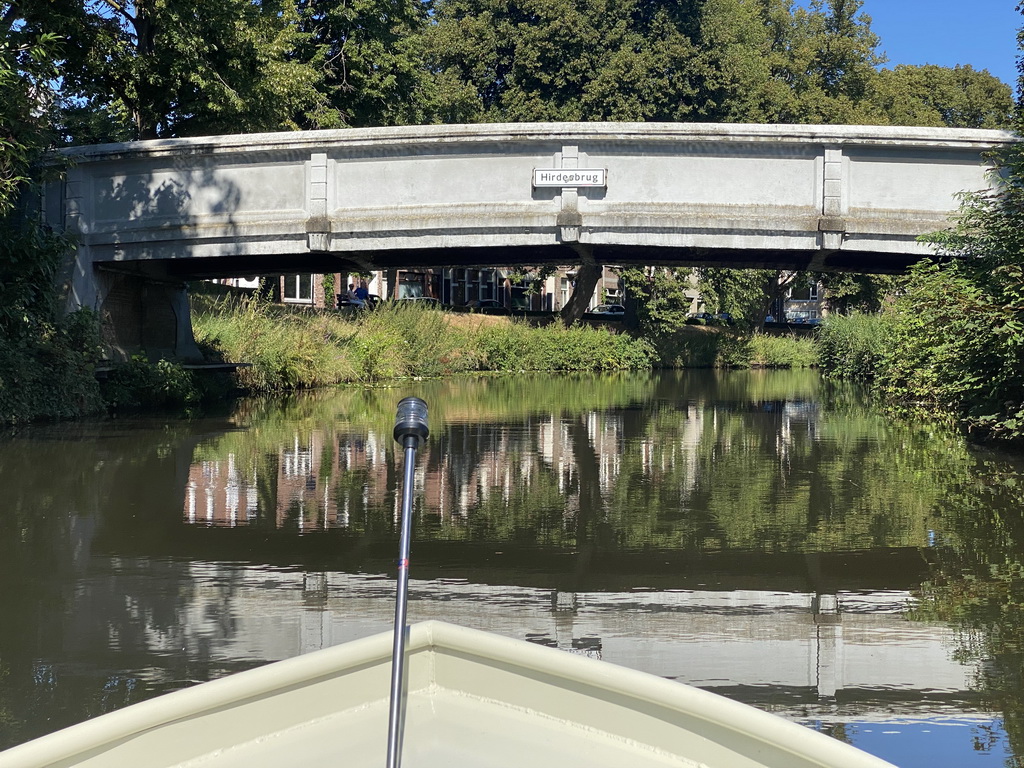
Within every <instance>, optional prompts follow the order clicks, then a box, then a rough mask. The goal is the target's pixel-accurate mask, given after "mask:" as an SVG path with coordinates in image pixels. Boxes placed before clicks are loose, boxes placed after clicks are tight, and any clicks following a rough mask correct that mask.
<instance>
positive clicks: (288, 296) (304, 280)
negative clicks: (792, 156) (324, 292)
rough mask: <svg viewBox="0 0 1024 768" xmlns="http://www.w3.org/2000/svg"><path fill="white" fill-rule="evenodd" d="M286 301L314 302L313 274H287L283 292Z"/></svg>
mask: <svg viewBox="0 0 1024 768" xmlns="http://www.w3.org/2000/svg"><path fill="white" fill-rule="evenodd" d="M282 295H283V296H284V300H285V301H294V302H302V303H304V304H312V303H313V276H312V275H285V276H284V291H283V292H282Z"/></svg>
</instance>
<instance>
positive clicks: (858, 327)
mask: <svg viewBox="0 0 1024 768" xmlns="http://www.w3.org/2000/svg"><path fill="white" fill-rule="evenodd" d="M889 327H890V324H889V322H888V318H884V317H882V316H881V315H878V314H867V313H863V312H854V313H852V314H850V315H837V314H832V315H829V316H828V317H827V318H826V319H825V322H824V324H823V325H822V326H821V327H820V328H819V329H818V335H817V339H816V342H815V346H816V348H817V355H818V364H819V365H820V366H821V370H822V372H823V374H824V375H825V376H827V377H829V378H837V379H852V380H853V381H862V382H872V381H873V380H874V378H875V376H876V375H877V374H878V372H879V369H880V367H881V366H882V365H883V362H884V360H885V358H886V354H887V352H888V349H889V344H890V340H889V333H888V330H887V329H888V328H889Z"/></svg>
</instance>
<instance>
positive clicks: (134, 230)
mask: <svg viewBox="0 0 1024 768" xmlns="http://www.w3.org/2000/svg"><path fill="white" fill-rule="evenodd" d="M132 170H133V169H131V167H130V166H129V168H128V172H127V173H124V174H121V175H118V176H112V175H109V174H95V175H93V176H92V177H91V178H90V177H86V179H84V180H83V181H84V182H85V184H84V186H85V187H86V190H87V192H86V194H88V195H89V196H90V199H89V200H88V201H87V205H88V206H89V207H90V208H91V209H92V221H93V222H94V223H93V225H92V226H93V230H92V231H89V232H87V233H84V234H83V236H82V237H81V241H80V243H81V244H80V245H79V253H78V254H76V258H77V262H78V269H77V275H76V278H77V280H76V282H77V285H75V286H74V289H73V292H74V294H75V297H76V298H77V300H78V301H79V305H80V306H90V305H92V306H94V307H95V308H96V309H97V311H98V312H99V315H100V319H101V324H102V335H103V342H104V345H105V347H106V354H107V355H108V356H109V357H110V358H111V359H113V360H126V359H128V358H130V357H131V356H132V355H133V354H137V353H140V352H141V353H143V354H145V355H146V356H147V357H149V358H150V359H153V360H156V359H161V358H171V359H178V360H183V361H199V360H200V359H201V358H202V355H201V352H200V351H199V348H198V347H197V345H196V343H195V338H194V336H193V332H192V320H191V313H190V308H189V301H188V293H187V283H186V282H185V281H184V280H183V279H182V278H181V277H180V276H179V275H177V274H175V273H174V270H173V269H172V265H173V263H174V260H175V259H176V258H184V257H185V255H186V254H184V253H183V252H181V251H182V250H183V246H182V245H181V240H180V235H181V230H182V228H197V229H198V228H202V227H208V226H211V225H212V226H215V227H216V229H217V231H218V240H219V241H220V242H225V243H230V242H232V241H233V240H234V239H235V238H237V237H238V235H239V229H238V225H237V222H236V220H235V215H234V212H235V211H237V210H238V208H239V203H240V201H241V197H242V194H241V191H240V189H239V187H238V185H237V184H235V183H234V182H233V181H232V180H231V178H230V174H226V173H223V172H222V170H221V169H220V168H217V167H214V165H213V164H212V163H209V162H207V163H206V164H204V165H202V166H200V167H196V165H195V161H194V158H191V157H189V156H182V155H175V156H174V157H173V158H172V159H171V167H169V168H166V169H160V168H158V169H152V166H151V164H147V171H146V172H136V173H133V172H132ZM82 202H85V201H80V204H81V203H82ZM108 231H115V232H117V236H116V237H113V238H105V237H102V235H103V234H104V233H105V232H108ZM176 246H177V249H179V250H178V252H176ZM83 251H84V253H83ZM90 296H92V297H95V298H93V299H92V300H91V301H88V298H89V297H90Z"/></svg>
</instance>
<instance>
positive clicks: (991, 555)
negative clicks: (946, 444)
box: [915, 460, 1024, 765]
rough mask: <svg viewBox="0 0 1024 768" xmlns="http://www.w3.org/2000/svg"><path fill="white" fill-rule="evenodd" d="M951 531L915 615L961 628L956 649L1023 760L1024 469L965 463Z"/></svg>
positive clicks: (951, 502) (948, 505)
mask: <svg viewBox="0 0 1024 768" xmlns="http://www.w3.org/2000/svg"><path fill="white" fill-rule="evenodd" d="M941 505H942V507H943V508H944V509H945V510H947V512H946V513H945V515H944V517H945V521H944V522H945V529H946V534H945V536H944V538H943V541H942V546H940V547H938V548H937V551H936V552H937V563H936V568H935V573H934V575H933V577H932V579H931V580H930V581H928V582H926V583H925V584H924V585H923V586H922V590H921V591H922V600H921V604H920V607H919V609H918V611H917V612H916V614H915V615H916V616H917V617H918V618H921V619H924V620H936V619H937V620H941V621H946V622H949V623H950V624H952V625H953V626H954V627H956V628H957V629H959V630H960V642H959V645H958V648H957V651H956V654H957V656H958V658H959V660H960V661H961V662H963V663H968V664H974V665H975V666H976V669H977V675H978V678H977V679H978V683H979V686H980V688H981V690H982V691H983V692H984V693H985V694H986V695H987V697H988V699H989V703H990V705H991V706H992V707H993V708H995V709H998V710H1000V711H1002V712H1003V717H1004V725H1005V728H1006V733H1007V736H1008V738H1009V741H1010V745H1011V747H1012V750H1013V752H1014V754H1015V755H1016V757H1015V758H1013V761H1012V765H1021V764H1022V763H1024V518H1022V516H1021V510H1022V509H1024V471H1022V470H1020V469H1018V468H1011V467H1010V466H1009V465H1008V464H1007V463H1004V462H998V461H993V460H989V461H979V462H978V463H977V464H976V465H973V464H971V463H969V462H966V461H965V462H964V463H963V465H962V466H961V467H960V468H959V471H957V472H956V473H955V474H951V476H950V477H949V486H948V490H947V494H946V496H945V498H943V499H942V500H941Z"/></svg>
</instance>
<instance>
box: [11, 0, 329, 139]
mask: <svg viewBox="0 0 1024 768" xmlns="http://www.w3.org/2000/svg"><path fill="white" fill-rule="evenodd" d="M13 8H14V10H13V11H12V13H11V14H9V15H10V16H11V17H13V18H16V19H18V23H19V25H20V26H21V27H22V28H23V29H26V30H39V31H45V32H49V33H52V34H56V35H59V36H61V37H62V38H63V39H64V40H65V42H64V45H63V48H62V51H61V55H60V58H59V59H58V60H57V63H58V64H59V66H60V70H61V76H62V79H61V83H60V86H61V93H60V96H61V98H60V101H59V107H60V112H62V113H63V114H64V115H66V119H65V117H64V116H62V115H58V118H57V119H58V122H59V124H60V125H61V127H62V131H63V134H64V140H65V141H67V142H73V143H89V142H92V141H97V140H104V139H109V138H123V137H124V136H125V135H128V136H131V137H132V138H143V139H146V138H157V137H163V136H195V135H204V134H211V133H236V132H240V131H241V132H255V131H268V130H281V129H288V128H296V127H299V126H300V125H313V126H328V127H329V126H336V125H340V124H341V120H340V118H339V116H338V114H337V112H336V111H335V110H333V109H332V108H331V107H330V105H329V104H328V102H327V99H326V97H325V95H324V93H323V92H322V88H321V84H322V80H323V70H324V67H325V62H326V59H325V52H324V51H323V50H321V49H319V48H315V47H314V48H308V47H307V49H306V50H305V52H304V55H303V56H302V57H301V58H300V57H297V56H296V52H297V51H298V50H299V48H300V47H301V46H303V45H304V44H305V43H306V41H307V40H308V37H309V35H308V34H307V33H306V32H304V31H303V30H302V29H301V28H300V16H299V10H298V7H297V3H296V0H261V1H259V2H250V1H249V0H167V2H147V3H130V4H124V5H122V4H117V3H112V2H111V3H108V2H99V3H84V2H81V0H24V2H21V3H18V4H17V5H16V6H13Z"/></svg>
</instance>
